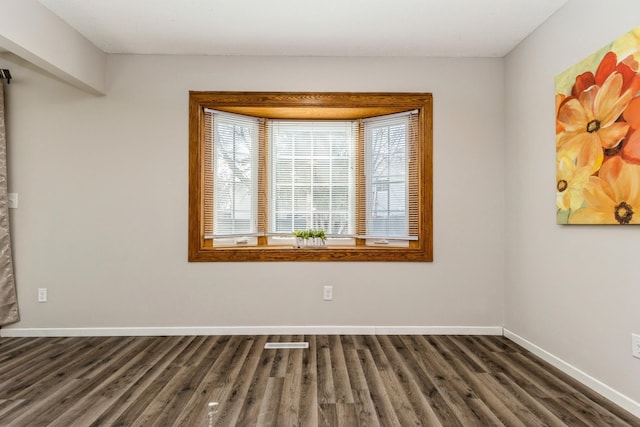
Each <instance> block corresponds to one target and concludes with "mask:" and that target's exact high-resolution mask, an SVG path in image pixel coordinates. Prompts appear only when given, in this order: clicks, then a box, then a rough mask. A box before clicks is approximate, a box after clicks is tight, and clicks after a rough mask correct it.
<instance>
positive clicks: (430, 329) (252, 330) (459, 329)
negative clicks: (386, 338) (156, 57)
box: [0, 326, 502, 337]
mask: <svg viewBox="0 0 640 427" xmlns="http://www.w3.org/2000/svg"><path fill="white" fill-rule="evenodd" d="M175 335H502V326H202V327H197V326H196V327H144V328H2V329H0V337H103V336H175Z"/></svg>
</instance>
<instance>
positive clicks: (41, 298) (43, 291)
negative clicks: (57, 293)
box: [38, 288, 49, 302]
mask: <svg viewBox="0 0 640 427" xmlns="http://www.w3.org/2000/svg"><path fill="white" fill-rule="evenodd" d="M48 297H49V295H48V292H47V288H38V302H47V300H48V299H49V298H48Z"/></svg>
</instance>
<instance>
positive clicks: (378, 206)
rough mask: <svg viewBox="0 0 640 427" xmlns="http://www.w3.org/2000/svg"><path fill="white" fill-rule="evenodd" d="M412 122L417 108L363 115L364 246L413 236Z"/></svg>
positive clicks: (401, 243) (415, 209) (399, 243)
mask: <svg viewBox="0 0 640 427" xmlns="http://www.w3.org/2000/svg"><path fill="white" fill-rule="evenodd" d="M417 123H418V112H417V111H416V110H414V111H408V112H403V113H396V114H391V115H386V116H379V117H372V118H369V119H365V120H362V123H361V127H360V129H361V134H362V139H361V143H360V144H359V149H360V150H361V151H360V154H359V156H360V158H361V162H360V167H359V170H360V171H361V174H362V176H361V177H360V179H359V184H360V185H359V189H358V194H359V197H360V199H359V203H358V205H359V210H360V213H359V226H358V230H359V232H358V234H359V237H360V238H361V239H365V240H366V244H367V245H373V246H379V245H388V246H406V245H407V243H406V242H408V241H416V240H418V230H419V226H418V225H419V224H418V221H419V212H418V208H419V206H418V200H417V199H418V197H419V194H418V188H419V182H418V176H419V171H418V162H417V161H416V160H417V150H418V132H417ZM412 159H414V160H413V161H412Z"/></svg>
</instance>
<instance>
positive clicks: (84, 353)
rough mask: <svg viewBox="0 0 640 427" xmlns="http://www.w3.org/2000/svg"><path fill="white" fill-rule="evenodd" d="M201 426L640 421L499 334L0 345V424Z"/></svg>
mask: <svg viewBox="0 0 640 427" xmlns="http://www.w3.org/2000/svg"><path fill="white" fill-rule="evenodd" d="M267 341H270V342H273V341H275V342H298V341H308V342H309V349H307V350H301V349H294V350H289V349H277V350H264V349H263V347H264V344H265V343H266V342H267ZM210 403H212V405H211V406H210V405H209V404H210ZM214 425H215V426H286V427H289V426H348V427H352V426H421V425H422V426H443V427H450V426H464V427H468V426H502V425H504V426H572V427H573V426H640V419H638V418H635V417H634V416H633V415H631V414H629V413H628V412H626V411H624V410H622V409H621V408H619V407H617V406H615V405H614V404H612V403H611V402H609V401H607V400H606V399H604V398H602V397H601V396H599V395H598V394H596V393H594V392H592V391H590V390H589V389H587V388H586V387H584V386H583V385H581V384H579V383H578V382H576V381H574V380H573V379H571V378H570V377H568V376H566V375H565V374H563V373H561V372H560V371H558V370H557V369H555V368H553V367H551V366H550V365H548V364H546V363H545V362H543V361H542V360H540V359H539V358H537V357H535V356H534V355H532V354H531V353H529V352H527V351H526V350H524V349H523V348H522V347H519V346H518V345H517V344H515V343H513V342H511V341H509V340H508V339H506V338H504V337H494V336H369V335H367V336H351V335H348V336H336V335H329V336H327V335H318V336H301V335H297V336H269V337H267V336H206V337H205V336H188V337H89V338H0V426H18V427H19V426H28V427H36V426H64V427H68V426H154V427H155V426H188V427H191V426H195V427H197V426H214Z"/></svg>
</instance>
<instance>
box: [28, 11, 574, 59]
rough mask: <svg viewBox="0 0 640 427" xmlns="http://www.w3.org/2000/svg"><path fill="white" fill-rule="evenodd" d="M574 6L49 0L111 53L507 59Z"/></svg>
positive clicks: (65, 17) (62, 16) (77, 28)
mask: <svg viewBox="0 0 640 427" xmlns="http://www.w3.org/2000/svg"><path fill="white" fill-rule="evenodd" d="M566 2H567V0H321V1H311V0H269V1H267V0H108V1H107V0H40V3H41V4H43V5H44V6H45V7H47V8H49V9H50V10H51V11H53V13H55V14H56V15H58V16H59V17H60V18H62V19H63V20H64V21H66V22H67V23H68V24H69V25H71V26H72V27H74V28H75V29H76V30H78V31H79V32H80V33H81V34H82V35H84V36H85V37H86V38H87V39H89V40H90V41H91V42H93V43H94V44H95V45H96V46H97V47H99V48H100V49H102V50H103V51H105V52H107V53H126V54H183V55H184V54H194V55H276V56H277V55H289V56H431V57H433V56H444V57H456V56H464V57H502V56H504V55H505V54H507V53H508V52H509V51H510V50H511V49H512V48H513V47H515V46H516V45H517V44H518V43H519V42H520V41H522V40H523V39H524V38H525V37H526V36H527V35H528V34H530V33H531V32H532V31H533V30H534V29H536V28H537V27H538V26H539V25H540V24H541V23H542V22H544V21H545V20H546V19H547V18H548V17H549V16H551V15H552V14H553V13H554V12H555V11H556V10H557V9H559V8H560V7H561V6H562V5H563V4H565V3H566Z"/></svg>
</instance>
